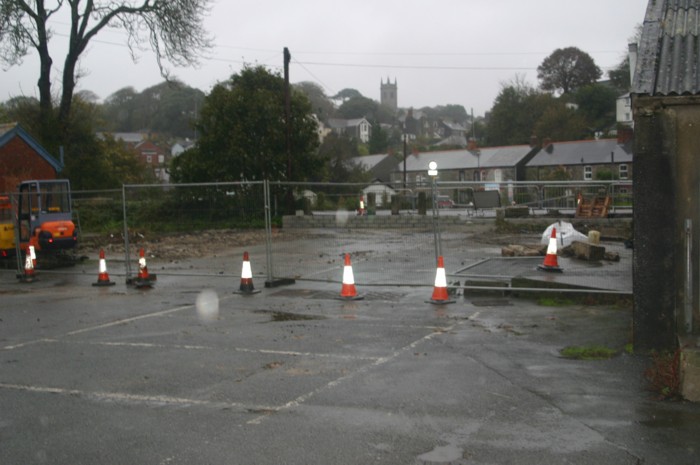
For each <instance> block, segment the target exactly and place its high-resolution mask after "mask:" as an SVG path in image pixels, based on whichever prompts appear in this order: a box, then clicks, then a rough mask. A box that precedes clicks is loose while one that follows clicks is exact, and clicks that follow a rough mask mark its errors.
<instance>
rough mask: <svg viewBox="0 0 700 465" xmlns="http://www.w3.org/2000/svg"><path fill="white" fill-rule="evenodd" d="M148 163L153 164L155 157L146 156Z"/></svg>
mask: <svg viewBox="0 0 700 465" xmlns="http://www.w3.org/2000/svg"><path fill="white" fill-rule="evenodd" d="M146 163H153V157H152V156H150V155H147V156H146Z"/></svg>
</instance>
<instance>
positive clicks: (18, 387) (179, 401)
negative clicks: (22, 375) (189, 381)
mask: <svg viewBox="0 0 700 465" xmlns="http://www.w3.org/2000/svg"><path fill="white" fill-rule="evenodd" d="M0 389H7V390H12V391H25V392H34V393H39V394H60V395H64V396H78V397H83V398H87V399H96V400H100V401H111V402H122V403H127V404H151V405H158V406H161V405H180V406H191V405H197V406H203V407H210V408H218V409H232V410H240V411H242V412H260V411H268V410H274V409H275V408H276V407H270V406H266V405H254V404H242V403H240V402H212V401H208V400H200V399H186V398H182V397H172V396H147V395H138V394H127V393H121V392H89V391H81V390H78V389H63V388H54V387H46V386H29V385H23V384H7V383H0Z"/></svg>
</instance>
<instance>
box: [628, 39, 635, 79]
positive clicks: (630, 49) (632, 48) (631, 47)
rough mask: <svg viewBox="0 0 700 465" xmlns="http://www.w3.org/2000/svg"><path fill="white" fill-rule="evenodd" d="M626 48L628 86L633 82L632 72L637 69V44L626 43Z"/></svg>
mask: <svg viewBox="0 0 700 465" xmlns="http://www.w3.org/2000/svg"><path fill="white" fill-rule="evenodd" d="M627 50H628V53H629V59H630V87H631V85H632V84H633V83H634V72H635V70H636V69H637V44H636V43H633V44H629V45H627Z"/></svg>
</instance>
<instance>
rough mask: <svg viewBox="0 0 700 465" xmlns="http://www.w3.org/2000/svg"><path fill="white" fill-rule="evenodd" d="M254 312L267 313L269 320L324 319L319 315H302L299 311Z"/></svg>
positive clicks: (257, 311) (258, 311)
mask: <svg viewBox="0 0 700 465" xmlns="http://www.w3.org/2000/svg"><path fill="white" fill-rule="evenodd" d="M255 313H263V314H268V315H270V317H271V321H308V320H324V319H325V318H326V317H324V316H320V315H302V314H300V313H291V312H279V311H274V310H256V311H255Z"/></svg>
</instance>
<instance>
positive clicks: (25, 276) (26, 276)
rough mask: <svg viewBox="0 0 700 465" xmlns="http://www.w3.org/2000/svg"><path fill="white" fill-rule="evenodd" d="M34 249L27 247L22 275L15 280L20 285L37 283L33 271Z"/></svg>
mask: <svg viewBox="0 0 700 465" xmlns="http://www.w3.org/2000/svg"><path fill="white" fill-rule="evenodd" d="M33 255H34V247H31V246H30V247H29V250H28V251H27V258H26V259H25V261H24V273H22V274H18V275H17V279H19V281H20V282H22V283H33V282H34V281H38V279H37V277H36V272H35V271H34V258H33V257H32V256H33Z"/></svg>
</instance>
